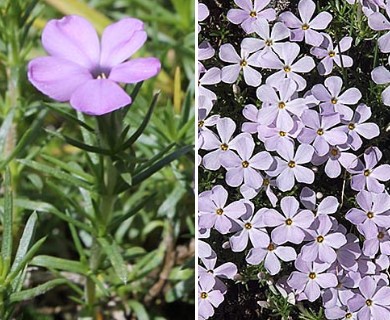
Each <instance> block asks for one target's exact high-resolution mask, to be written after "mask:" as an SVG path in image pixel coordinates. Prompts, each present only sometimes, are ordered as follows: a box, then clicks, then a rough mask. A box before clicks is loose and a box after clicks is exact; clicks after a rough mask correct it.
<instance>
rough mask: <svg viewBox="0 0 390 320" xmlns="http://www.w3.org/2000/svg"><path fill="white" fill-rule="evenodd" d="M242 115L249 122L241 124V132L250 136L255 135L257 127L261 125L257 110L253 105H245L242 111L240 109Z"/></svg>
mask: <svg viewBox="0 0 390 320" xmlns="http://www.w3.org/2000/svg"><path fill="white" fill-rule="evenodd" d="M242 115H243V116H244V117H245V119H247V120H249V121H248V122H244V123H243V124H242V127H241V131H242V132H247V133H251V134H254V133H257V127H258V126H259V125H260V123H261V115H260V114H259V109H258V108H257V107H256V106H255V105H253V104H247V105H246V106H245V107H244V109H242Z"/></svg>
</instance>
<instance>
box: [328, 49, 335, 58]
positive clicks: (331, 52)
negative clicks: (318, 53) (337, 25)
mask: <svg viewBox="0 0 390 320" xmlns="http://www.w3.org/2000/svg"><path fill="white" fill-rule="evenodd" d="M335 55H336V52H334V51H333V50H331V51H329V57H331V58H333V57H334V56H335Z"/></svg>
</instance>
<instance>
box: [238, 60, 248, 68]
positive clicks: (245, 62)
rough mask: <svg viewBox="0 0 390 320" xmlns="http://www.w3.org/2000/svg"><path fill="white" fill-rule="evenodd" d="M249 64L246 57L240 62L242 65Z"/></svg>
mask: <svg viewBox="0 0 390 320" xmlns="http://www.w3.org/2000/svg"><path fill="white" fill-rule="evenodd" d="M247 65H248V62H247V61H246V60H245V59H243V60H241V62H240V66H241V67H246V66H247Z"/></svg>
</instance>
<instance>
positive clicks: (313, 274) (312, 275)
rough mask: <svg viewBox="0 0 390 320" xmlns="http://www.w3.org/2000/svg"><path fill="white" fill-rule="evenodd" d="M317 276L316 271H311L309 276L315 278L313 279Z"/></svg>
mask: <svg viewBox="0 0 390 320" xmlns="http://www.w3.org/2000/svg"><path fill="white" fill-rule="evenodd" d="M316 277H317V275H316V274H315V272H310V273H309V278H310V279H312V280H313V279H315V278H316Z"/></svg>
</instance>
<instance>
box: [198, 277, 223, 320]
mask: <svg viewBox="0 0 390 320" xmlns="http://www.w3.org/2000/svg"><path fill="white" fill-rule="evenodd" d="M207 280H208V281H199V282H198V284H199V287H198V312H199V316H200V317H201V318H203V319H208V318H210V317H211V316H213V315H214V308H218V306H219V305H220V304H221V303H222V301H223V299H224V298H223V294H222V293H221V291H219V290H214V285H215V280H214V279H213V278H212V277H209V278H208V279H207Z"/></svg>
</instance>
